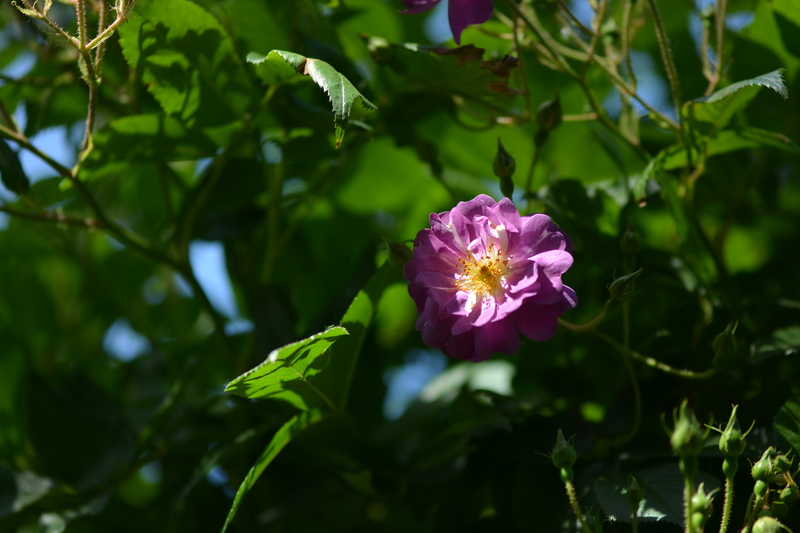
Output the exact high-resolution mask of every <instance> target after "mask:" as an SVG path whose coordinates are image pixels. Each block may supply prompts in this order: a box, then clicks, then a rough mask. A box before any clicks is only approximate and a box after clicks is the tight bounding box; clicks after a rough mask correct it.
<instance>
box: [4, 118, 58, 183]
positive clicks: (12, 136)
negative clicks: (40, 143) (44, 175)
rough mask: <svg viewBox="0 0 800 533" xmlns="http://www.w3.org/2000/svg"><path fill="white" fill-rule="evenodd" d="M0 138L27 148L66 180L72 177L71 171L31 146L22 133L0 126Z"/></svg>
mask: <svg viewBox="0 0 800 533" xmlns="http://www.w3.org/2000/svg"><path fill="white" fill-rule="evenodd" d="M0 137H3V138H4V139H8V140H10V141H14V142H15V143H17V144H18V145H20V146H21V147H22V148H25V149H26V150H28V151H29V152H31V153H32V154H34V155H35V156H36V157H38V158H39V159H41V160H42V161H44V162H45V163H47V164H48V165H50V167H51V168H52V169H53V170H55V171H56V172H58V174H59V175H60V176H61V177H64V178H71V177H72V171H71V170H70V169H68V168H67V167H65V166H64V165H62V164H60V163H59V162H58V161H56V160H55V159H53V158H52V157H50V156H49V155H47V154H46V153H44V152H42V151H41V150H39V149H38V148H36V147H35V146H34V145H33V144H31V141H30V140H29V139H28V137H26V136H25V134H23V133H22V132H20V131H13V130H11V129H9V128H7V127H5V126H3V125H0Z"/></svg>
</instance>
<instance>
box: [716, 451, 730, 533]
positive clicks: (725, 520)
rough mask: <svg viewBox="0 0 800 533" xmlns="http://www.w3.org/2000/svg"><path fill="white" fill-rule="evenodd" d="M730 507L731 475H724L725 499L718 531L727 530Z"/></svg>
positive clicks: (723, 531) (721, 532)
mask: <svg viewBox="0 0 800 533" xmlns="http://www.w3.org/2000/svg"><path fill="white" fill-rule="evenodd" d="M726 461H727V459H726ZM732 507H733V477H726V478H725V501H724V503H723V504H722V520H721V521H720V524H719V533H726V532H727V531H728V521H729V520H730V519H731V508H732Z"/></svg>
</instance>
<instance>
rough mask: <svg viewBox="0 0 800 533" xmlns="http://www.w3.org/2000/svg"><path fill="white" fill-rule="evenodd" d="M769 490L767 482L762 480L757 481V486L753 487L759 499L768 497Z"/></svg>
mask: <svg viewBox="0 0 800 533" xmlns="http://www.w3.org/2000/svg"><path fill="white" fill-rule="evenodd" d="M768 490H769V485H767V482H766V481H761V480H760V479H759V480H758V481H756V484H755V485H753V494H755V495H756V496H758V497H759V498H763V497H764V496H766V495H767V491H768Z"/></svg>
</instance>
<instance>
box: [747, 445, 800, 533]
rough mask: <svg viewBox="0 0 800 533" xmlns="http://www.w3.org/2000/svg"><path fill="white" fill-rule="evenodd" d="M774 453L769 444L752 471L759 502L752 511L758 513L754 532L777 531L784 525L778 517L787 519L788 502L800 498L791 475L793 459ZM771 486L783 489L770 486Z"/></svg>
mask: <svg viewBox="0 0 800 533" xmlns="http://www.w3.org/2000/svg"><path fill="white" fill-rule="evenodd" d="M773 454H774V451H773V449H772V447H771V446H770V447H769V448H767V449H766V450H765V451H764V454H763V455H762V456H761V459H759V460H758V461H756V462H755V464H753V468H752V469H751V471H750V473H751V474H752V476H753V479H754V480H755V486H754V487H753V494H754V495H755V498H756V505H755V508H754V509H753V512H754V513H755V512H757V513H758V515H757V516H758V520H756V522H755V524H753V529H752V531H753V532H756V531H762V532H774V531H778V529H780V528H782V527H784V526H783V525H782V524H781V523H780V522H779V521H778V519H782V518H784V517H785V516H786V513H787V511H788V508H789V505H790V504H793V503H794V502H796V501H797V500H798V499H799V498H800V490H798V487H797V484H796V483H795V481H794V479H793V478H792V472H791V470H792V460H791V459H790V458H789V457H787V456H786V455H783V454H779V455H773ZM770 485H778V486H783V488H780V489H778V488H775V489H771V488H770ZM757 526H758V527H757Z"/></svg>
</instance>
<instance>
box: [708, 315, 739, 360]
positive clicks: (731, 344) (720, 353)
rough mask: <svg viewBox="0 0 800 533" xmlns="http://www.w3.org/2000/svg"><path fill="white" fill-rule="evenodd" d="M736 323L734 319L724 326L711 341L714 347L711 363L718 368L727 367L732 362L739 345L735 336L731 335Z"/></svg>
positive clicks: (734, 330)
mask: <svg viewBox="0 0 800 533" xmlns="http://www.w3.org/2000/svg"><path fill="white" fill-rule="evenodd" d="M738 324H739V323H738V322H736V321H734V322H731V323H730V324H728V326H727V327H726V328H725V331H723V332H722V333H720V334H719V335H717V336H716V337H714V340H713V341H712V342H711V347H712V348H713V349H714V362H713V365H714V368H716V369H718V370H720V369H723V368H727V367H729V366H730V365H731V363H733V360H734V356H735V355H736V350H737V349H738V347H739V346H738V345H737V343H736V337H734V336H733V334H734V333H735V332H736V326H737V325H738Z"/></svg>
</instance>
